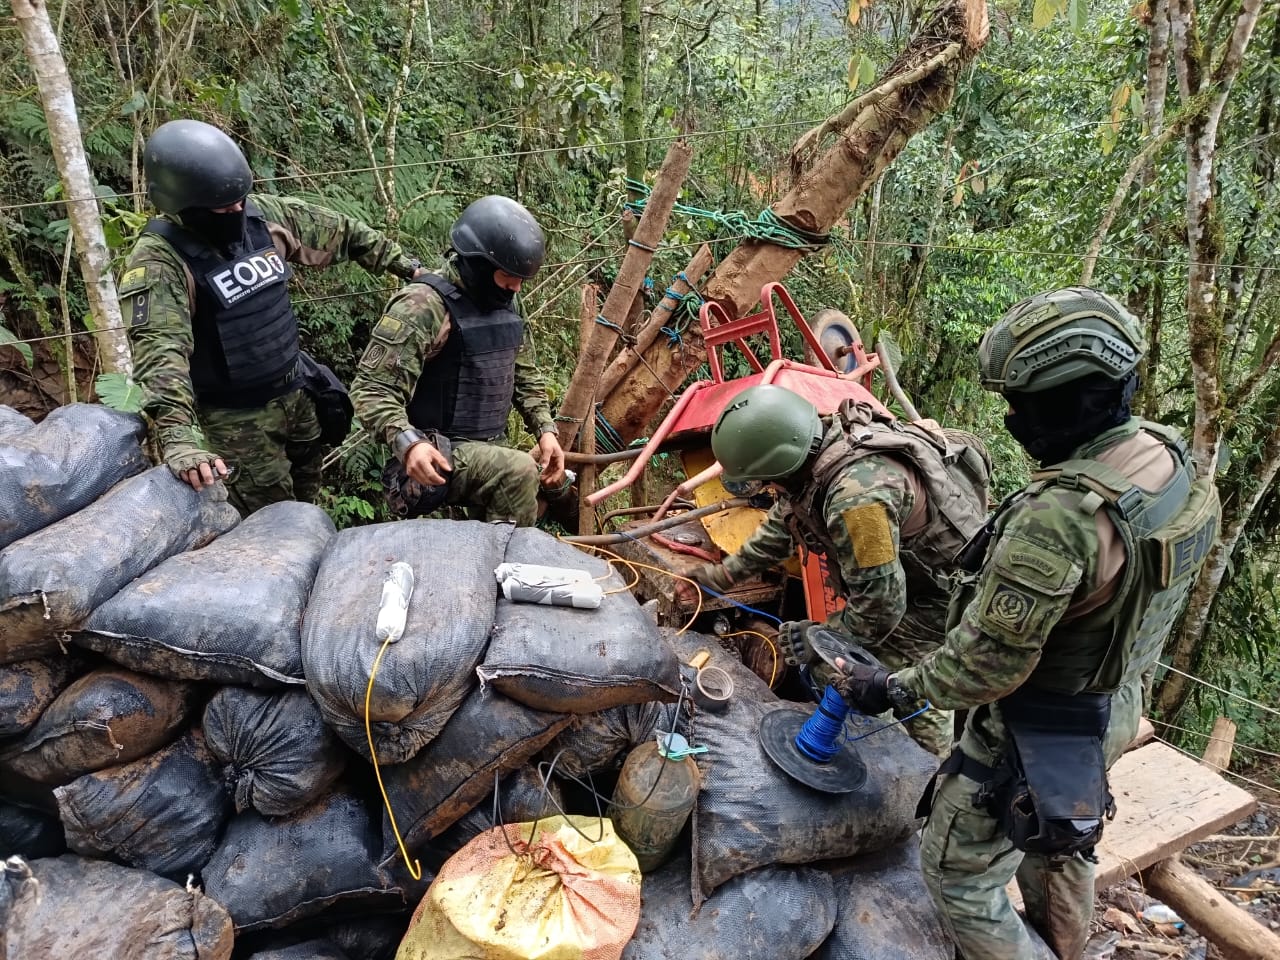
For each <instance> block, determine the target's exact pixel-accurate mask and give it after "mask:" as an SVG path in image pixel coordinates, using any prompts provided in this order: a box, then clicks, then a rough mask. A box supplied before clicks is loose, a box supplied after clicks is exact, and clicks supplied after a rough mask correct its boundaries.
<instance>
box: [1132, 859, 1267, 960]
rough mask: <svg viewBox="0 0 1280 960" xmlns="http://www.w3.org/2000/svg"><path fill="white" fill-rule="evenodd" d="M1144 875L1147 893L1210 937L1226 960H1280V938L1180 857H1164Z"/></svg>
mask: <svg viewBox="0 0 1280 960" xmlns="http://www.w3.org/2000/svg"><path fill="white" fill-rule="evenodd" d="M1142 876H1143V880H1144V881H1145V882H1146V886H1147V892H1148V893H1149V894H1151V895H1152V896H1155V897H1158V898H1159V899H1160V900H1161V901H1162V902H1164V903H1166V904H1168V905H1169V906H1170V907H1172V908H1173V909H1174V910H1175V911H1177V914H1178V916H1180V917H1182V919H1183V920H1185V921H1186V922H1187V923H1189V924H1190V925H1191V926H1193V927H1195V929H1196V930H1197V931H1198V932H1199V933H1201V934H1203V935H1204V936H1205V937H1206V938H1208V940H1209V942H1210V943H1212V944H1213V945H1214V946H1215V947H1217V948H1218V950H1219V951H1221V953H1222V956H1223V957H1224V958H1225V960H1280V937H1277V936H1276V935H1275V934H1274V933H1272V932H1271V931H1270V930H1268V929H1267V928H1266V927H1264V926H1263V925H1262V924H1260V923H1259V922H1258V921H1257V920H1255V919H1254V918H1253V917H1251V916H1250V915H1249V914H1247V913H1246V912H1245V911H1243V910H1241V909H1240V908H1239V907H1238V906H1236V905H1235V904H1234V903H1232V902H1231V901H1230V900H1228V899H1227V897H1226V896H1224V895H1223V894H1222V893H1221V892H1220V891H1218V890H1216V889H1215V888H1214V887H1212V886H1210V885H1209V884H1208V882H1207V881H1205V879H1204V878H1203V877H1201V876H1200V875H1199V874H1198V873H1196V872H1195V871H1194V870H1192V869H1191V868H1190V867H1188V866H1187V865H1186V864H1185V863H1183V862H1182V861H1181V860H1179V859H1178V858H1177V857H1172V858H1170V859H1168V860H1161V861H1160V862H1159V863H1157V864H1156V865H1155V866H1154V867H1151V868H1150V869H1149V870H1147V871H1146V872H1145V873H1143V875H1142Z"/></svg>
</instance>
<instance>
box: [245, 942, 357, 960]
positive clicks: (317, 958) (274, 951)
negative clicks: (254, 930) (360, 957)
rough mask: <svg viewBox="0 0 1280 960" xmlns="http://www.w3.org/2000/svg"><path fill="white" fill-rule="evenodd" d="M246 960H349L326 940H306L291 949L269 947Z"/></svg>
mask: <svg viewBox="0 0 1280 960" xmlns="http://www.w3.org/2000/svg"><path fill="white" fill-rule="evenodd" d="M248 960H349V958H348V957H347V955H346V954H345V953H343V952H342V951H341V950H340V949H338V947H336V946H334V945H333V944H332V943H330V942H329V941H328V940H307V941H305V942H303V943H295V944H294V945H293V946H291V947H269V948H268V949H266V950H257V951H255V952H254V953H252V954H250V955H249V958H248Z"/></svg>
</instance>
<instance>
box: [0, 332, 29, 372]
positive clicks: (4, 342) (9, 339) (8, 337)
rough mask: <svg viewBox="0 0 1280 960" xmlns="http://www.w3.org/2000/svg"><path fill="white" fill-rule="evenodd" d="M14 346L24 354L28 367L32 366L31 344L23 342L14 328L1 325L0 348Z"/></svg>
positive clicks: (23, 357) (24, 360)
mask: <svg viewBox="0 0 1280 960" xmlns="http://www.w3.org/2000/svg"><path fill="white" fill-rule="evenodd" d="M3 347H13V349H15V350H17V351H18V353H19V354H20V355H21V356H22V360H23V362H24V363H26V365H27V366H28V367H30V366H31V361H32V354H31V344H29V343H23V342H22V341H21V340H20V339H19V338H18V336H17V335H16V334H14V332H13V331H12V330H7V329H5V328H4V327H0V348H3Z"/></svg>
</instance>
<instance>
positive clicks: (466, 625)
mask: <svg viewBox="0 0 1280 960" xmlns="http://www.w3.org/2000/svg"><path fill="white" fill-rule="evenodd" d="M512 529H514V528H513V527H511V526H509V525H507V524H493V523H480V522H478V521H473V520H463V521H459V520H400V521H397V522H395V523H382V524H374V525H373V526H368V527H353V528H350V529H347V530H343V531H342V532H341V533H339V534H338V535H337V536H336V537H334V538H333V540H332V541H330V543H329V547H328V549H327V550H326V551H325V554H324V557H323V559H322V560H321V562H320V572H319V574H318V575H317V576H316V582H315V587H314V588H313V590H312V592H311V600H310V602H309V603H308V604H307V612H306V618H305V620H304V622H303V627H302V663H303V669H304V671H305V673H306V678H307V690H308V691H309V692H310V694H311V696H312V697H313V698H314V699H315V701H316V703H317V704H318V705H319V707H320V712H321V713H322V714H323V715H324V719H325V722H326V723H328V724H329V725H330V726H331V727H333V729H334V730H336V731H337V733H338V736H340V737H342V739H343V741H344V742H346V744H347V745H348V746H350V747H351V748H352V749H354V750H355V751H356V752H358V753H359V754H360V755H361V756H363V757H364V758H365V759H371V758H370V756H369V743H368V740H367V738H366V735H365V692H366V689H367V687H368V685H369V675H370V672H371V671H372V669H373V663H374V660H375V659H377V657H378V653H379V650H380V649H381V647H382V644H381V643H379V641H378V640H377V639H376V637H375V636H374V627H375V625H376V623H377V619H378V606H379V603H380V601H381V598H382V583H383V580H384V579H386V574H387V570H388V569H390V567H391V564H392V563H393V562H395V561H397V560H400V561H404V562H406V563H408V564H409V565H410V566H411V567H413V572H414V579H415V585H414V590H413V597H412V598H411V600H410V603H409V611H408V619H407V622H406V625H405V631H404V635H403V636H402V637H401V638H400V639H399V640H398V641H396V642H395V643H393V644H389V645H388V647H387V651H386V653H385V655H384V656H383V657H382V660H381V661H380V663H379V666H378V671H377V676H376V678H375V680H374V684H373V695H372V697H371V698H370V707H369V719H370V721H371V725H372V730H373V741H374V744H375V745H376V747H377V751H378V760H379V761H380V762H382V763H402V762H403V761H405V760H408V759H409V758H410V757H412V756H413V755H414V754H415V753H417V752H418V751H419V750H421V749H422V748H423V747H424V746H425V745H426V744H428V743H430V742H431V740H432V738H433V737H435V736H436V735H437V734H438V733H439V732H440V730H441V729H442V728H443V727H444V725H445V723H446V722H447V721H448V720H449V717H450V716H452V715H453V712H454V711H455V710H456V709H458V707H459V706H460V705H461V703H462V700H463V698H464V697H466V695H467V692H468V691H469V690H470V689H471V688H472V687H473V686H474V685H475V682H476V681H475V668H476V664H478V663H479V662H480V660H481V658H482V657H483V656H484V650H485V646H486V645H487V644H488V642H489V631H490V630H491V629H492V627H493V607H494V597H495V596H496V592H497V588H496V586H495V584H494V580H493V569H494V567H496V566H497V565H498V564H499V563H501V562H502V556H503V553H504V551H505V549H506V545H507V540H508V539H509V538H510V537H511V531H512Z"/></svg>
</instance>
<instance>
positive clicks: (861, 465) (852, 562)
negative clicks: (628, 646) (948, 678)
mask: <svg viewBox="0 0 1280 960" xmlns="http://www.w3.org/2000/svg"><path fill="white" fill-rule="evenodd" d="M833 429H838V428H833ZM788 508H789V505H788V503H787V502H786V501H785V500H782V501H779V502H778V503H776V504H774V506H773V508H772V509H771V510H770V511H769V515H768V516H767V517H766V518H765V521H764V523H762V524H761V525H760V527H758V528H757V529H756V531H755V532H754V533H752V535H751V536H750V537H748V538H747V541H746V543H744V544H743V545H742V547H741V549H739V550H738V552H737V553H735V554H734V555H733V556H730V557H728V558H726V559H725V561H724V567H725V570H726V571H728V573H729V574H730V575H731V576H732V577H733V578H734V579H735V580H737V579H741V578H742V577H744V576H751V575H753V574H756V573H760V572H761V571H764V570H767V569H769V568H770V567H774V566H777V565H778V564H780V563H781V562H782V561H784V560H786V558H787V557H789V556H791V554H792V553H793V552H794V551H795V549H796V547H797V544H796V543H795V542H794V540H793V539H792V536H791V533H790V532H789V531H788V524H787V511H788ZM924 511H925V504H924V502H923V489H922V487H921V485H920V481H919V479H918V478H917V477H915V476H914V473H913V471H912V470H911V468H910V467H908V466H907V465H905V464H903V463H901V462H899V461H897V460H896V459H894V458H891V457H888V456H881V455H871V456H867V457H863V458H862V459H860V460H857V461H855V462H854V463H851V464H849V465H848V466H847V467H846V468H844V469H843V470H842V471H841V472H840V475H839V476H838V477H837V478H836V479H835V480H834V481H833V482H832V483H831V485H830V488H829V489H828V491H827V494H826V497H825V498H824V500H823V503H822V504H821V514H822V516H823V517H824V518H825V521H826V526H827V531H828V533H829V534H830V536H831V539H832V540H833V541H834V543H835V544H836V548H837V554H838V555H837V556H835V557H828V558H827V560H828V562H829V563H836V564H838V565H839V570H840V575H841V578H842V579H843V580H844V584H845V588H846V590H847V592H846V594H845V601H846V604H845V607H844V609H843V610H841V611H840V612H839V613H837V614H834V615H833V616H832V617H831V619H830V621H829V625H830V626H832V627H836V628H838V629H842V630H845V631H846V632H848V633H850V634H852V635H853V636H855V637H858V638H859V639H861V640H863V641H865V642H866V643H868V644H869V645H871V646H876V645H878V644H879V643H880V642H881V641H883V640H884V639H885V638H886V637H888V636H889V634H891V633H893V632H894V631H895V630H898V629H899V627H900V626H902V625H903V618H904V615H905V614H906V613H907V575H906V571H905V569H904V567H903V564H902V559H901V556H900V546H901V540H902V530H903V527H904V526H916V525H918V524H919V522H920V518H921V517H922V516H923V514H924ZM921 599H923V598H921ZM933 600H934V601H935V602H933V603H932V604H923V603H922V604H920V605H918V606H917V608H916V610H915V611H914V614H913V621H916V620H919V621H921V622H918V623H916V622H913V623H912V624H910V625H906V626H908V627H910V628H912V629H909V632H911V633H912V634H914V635H916V636H915V637H913V638H912V639H919V640H922V641H924V642H926V643H927V642H928V640H929V639H932V640H933V641H934V643H936V642H939V641H941V638H942V635H943V627H944V624H945V619H946V601H945V597H943V596H942V595H941V593H940V592H939V596H937V597H934V598H933ZM912 603H913V605H915V604H916V598H912ZM915 614H922V616H916V615H915ZM930 645H931V644H930ZM922 653H923V651H922Z"/></svg>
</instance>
